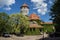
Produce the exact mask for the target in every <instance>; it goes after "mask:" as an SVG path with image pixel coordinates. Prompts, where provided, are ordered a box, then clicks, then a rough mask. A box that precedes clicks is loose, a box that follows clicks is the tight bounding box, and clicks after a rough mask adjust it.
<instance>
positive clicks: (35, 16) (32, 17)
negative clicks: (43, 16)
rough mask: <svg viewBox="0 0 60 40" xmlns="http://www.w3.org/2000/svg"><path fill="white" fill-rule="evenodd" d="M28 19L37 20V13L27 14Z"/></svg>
mask: <svg viewBox="0 0 60 40" xmlns="http://www.w3.org/2000/svg"><path fill="white" fill-rule="evenodd" d="M29 19H30V20H37V19H38V20H39V16H38V15H36V14H35V13H32V14H31V15H30V16H29Z"/></svg>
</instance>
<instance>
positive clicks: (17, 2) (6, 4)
mask: <svg viewBox="0 0 60 40" xmlns="http://www.w3.org/2000/svg"><path fill="white" fill-rule="evenodd" d="M24 3H26V4H27V5H28V6H29V8H30V9H29V10H30V11H29V15H30V14H32V13H36V14H37V15H38V16H39V17H40V19H41V20H42V21H44V22H51V20H49V19H50V18H51V16H49V15H50V8H51V6H52V5H53V4H54V0H0V12H6V13H7V14H9V15H10V14H13V13H14V14H15V13H19V12H20V7H21V6H22V5H23V4H24Z"/></svg>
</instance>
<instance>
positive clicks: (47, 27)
mask: <svg viewBox="0 0 60 40" xmlns="http://www.w3.org/2000/svg"><path fill="white" fill-rule="evenodd" d="M44 32H47V33H52V32H54V29H53V26H52V25H44Z"/></svg>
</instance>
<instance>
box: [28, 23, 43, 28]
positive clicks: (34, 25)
mask: <svg viewBox="0 0 60 40" xmlns="http://www.w3.org/2000/svg"><path fill="white" fill-rule="evenodd" d="M29 27H30V28H43V26H41V25H38V24H30V26H29Z"/></svg>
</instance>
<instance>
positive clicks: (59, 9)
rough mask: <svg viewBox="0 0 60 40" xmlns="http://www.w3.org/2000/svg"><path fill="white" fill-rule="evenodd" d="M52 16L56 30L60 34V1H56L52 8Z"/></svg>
mask: <svg viewBox="0 0 60 40" xmlns="http://www.w3.org/2000/svg"><path fill="white" fill-rule="evenodd" d="M51 16H52V18H51V19H52V20H53V23H54V26H55V29H56V32H60V0H56V1H55V3H54V5H53V6H52V8H51Z"/></svg>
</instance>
